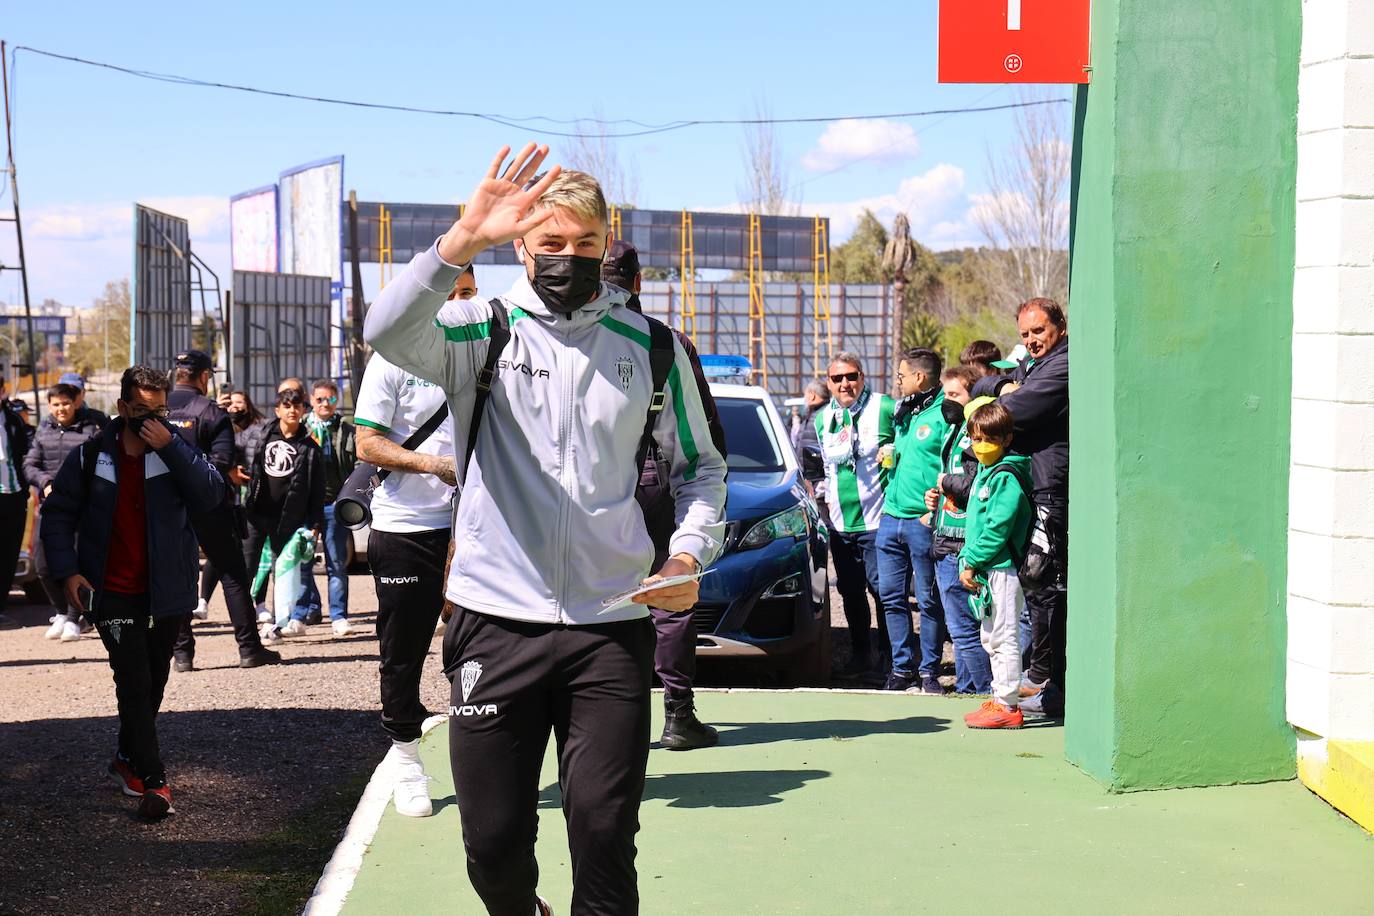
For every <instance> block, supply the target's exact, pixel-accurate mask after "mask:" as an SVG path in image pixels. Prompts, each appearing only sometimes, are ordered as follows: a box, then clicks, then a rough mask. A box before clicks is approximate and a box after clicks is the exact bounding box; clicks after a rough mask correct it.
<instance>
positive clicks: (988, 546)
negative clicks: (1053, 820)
mask: <svg viewBox="0 0 1374 916" xmlns="http://www.w3.org/2000/svg"><path fill="white" fill-rule="evenodd" d="M1011 430H1012V416H1011V411H1010V410H1008V409H1007V408H1006V407H1003V406H1002V405H1001V404H998V403H996V402H994V403H991V404H984V405H983V406H982V407H979V408H978V409H977V410H975V411H973V414H972V415H971V416H970V417H969V421H968V434H969V438H970V439H971V440H972V446H971V448H972V449H973V454H974V455H975V456H976V457H977V458H978V463H979V465H980V467H979V470H978V476H977V477H976V478H974V481H973V488H972V489H971V490H970V492H969V501H968V523H967V538H966V540H965V543H964V549H963V550H962V551H961V552H960V554H959V559H960V566H961V572H960V574H959V579H960V581H961V582H962V583H963V585H964V588H966V589H968V590H969V592H970V594H972V595H973V596H975V597H974V598H971V599H970V603H971V604H972V603H974V602H979V603H980V604H981V606H982V607H984V608H985V609H986V610H985V611H984V613H983V619H982V628H981V634H980V635H981V637H982V643H983V648H984V649H986V650H987V652H988V657H989V658H990V659H991V661H992V699H990V700H988V701H987V702H986V703H984V704H983V705H982V706H981V707H980V708H979V709H978V710H977V711H976V712H971V713H969V714H968V715H966V716H964V722H965V723H966V724H967V725H968V726H969V727H970V728H1020V727H1021V724H1022V721H1023V719H1022V714H1021V709H1020V703H1021V697H1020V685H1021V649H1020V646H1019V645H1018V644H1017V636H1016V623H1017V620H1018V619H1020V616H1021V602H1022V600H1023V597H1022V594H1021V583H1020V582H1019V581H1018V580H1017V578H1016V563H1017V559H1019V558H1020V557H1022V556H1024V555H1025V550H1026V539H1027V537H1028V536H1029V534H1030V525H1031V506H1030V500H1029V499H1028V498H1027V497H1026V493H1027V491H1028V486H1027V481H1028V479H1029V477H1030V459H1029V458H1026V457H1025V456H1022V455H1009V454H1007V451H1008V449H1010V448H1011Z"/></svg>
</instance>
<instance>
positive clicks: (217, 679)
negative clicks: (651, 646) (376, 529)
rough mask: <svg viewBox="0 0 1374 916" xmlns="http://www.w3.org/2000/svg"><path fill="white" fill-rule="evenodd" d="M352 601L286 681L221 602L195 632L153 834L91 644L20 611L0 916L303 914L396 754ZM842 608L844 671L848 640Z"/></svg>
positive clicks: (8, 632) (440, 686)
mask: <svg viewBox="0 0 1374 916" xmlns="http://www.w3.org/2000/svg"><path fill="white" fill-rule="evenodd" d="M350 588H351V590H352V595H351V602H350V603H351V606H352V607H353V608H354V609H355V610H354V612H353V614H352V616H351V619H352V620H353V622H354V623H355V625H357V633H356V635H354V636H350V637H347V638H335V637H334V636H333V634H332V632H331V630H330V628H329V625H328V622H327V621H326V623H325V624H323V625H320V626H314V627H311V632H310V633H309V634H308V635H306V636H304V637H300V638H297V639H293V640H289V641H287V642H286V643H285V644H284V645H282V646H281V647H280V648H281V650H282V655H283V656H284V657H285V659H286V660H287V662H288V664H284V665H279V666H270V667H264V668H256V669H252V670H247V671H245V670H242V669H240V668H239V667H238V652H237V648H236V646H235V644H234V639H233V633H232V631H231V630H230V628H229V626H228V616H227V614H226V611H225V608H224V603H223V601H222V599H221V597H220V595H219V593H218V592H217V593H216V595H215V598H214V600H213V601H212V602H211V614H210V619H209V620H208V621H206V622H204V623H200V624H197V625H196V637H197V641H198V642H197V652H196V659H195V663H196V670H195V671H193V672H190V673H187V674H177V673H175V672H173V674H172V676H171V680H170V682H169V683H168V687H167V696H166V699H165V701H164V703H163V707H162V713H161V715H160V716H159V718H158V734H159V738H160V739H161V743H162V752H163V758H164V760H165V762H166V763H167V768H168V776H169V782H170V785H171V787H172V790H173V793H174V804H175V806H176V809H177V812H178V813H177V814H176V815H175V816H173V817H169V818H167V819H166V820H165V821H163V822H162V823H159V824H153V825H148V824H144V823H141V822H140V821H138V820H137V819H136V818H135V817H134V814H133V811H134V807H135V804H134V802H133V800H130V799H126V798H124V797H123V796H122V795H121V794H120V793H119V791H118V790H117V788H116V786H115V783H114V782H113V781H112V780H111V779H110V778H109V777H108V776H107V775H106V774H105V766H106V764H107V763H108V761H109V759H110V756H111V754H112V753H113V749H114V742H115V735H116V730H117V727H118V722H117V720H116V718H115V702H114V690H113V681H112V679H111V675H110V671H109V666H108V664H107V662H106V655H105V652H104V648H103V647H102V645H101V643H100V640H99V638H97V637H96V636H95V635H94V634H93V633H92V634H87V635H86V636H84V637H83V638H82V639H81V640H79V641H77V642H71V643H62V642H57V641H48V640H45V639H43V638H42V634H43V631H44V630H45V629H46V628H47V617H48V614H49V613H50V610H49V609H48V608H40V607H18V606H15V605H13V604H12V605H11V607H10V610H9V612H8V617H9V620H10V625H9V626H7V627H5V628H3V629H0V695H2V696H5V697H8V698H9V702H7V703H5V704H4V705H3V707H0V848H3V849H4V850H5V851H6V855H7V857H8V859H9V860H10V867H9V868H7V869H6V872H5V880H4V881H0V913H53V914H57V913H61V914H83V913H101V914H104V913H108V912H111V911H112V910H114V909H118V910H124V911H126V912H165V913H175V914H217V913H289V912H299V910H300V907H301V905H302V904H303V902H304V900H305V898H306V897H307V896H308V895H309V893H310V890H311V888H312V887H313V886H314V883H315V881H316V879H317V878H318V877H319V874H320V872H321V871H322V869H323V867H324V864H325V863H326V862H327V861H328V859H329V856H330V854H331V853H332V851H333V848H334V845H335V843H336V842H337V841H338V839H339V837H340V836H341V835H342V833H343V830H344V828H345V826H346V825H347V822H348V818H349V816H350V815H351V813H352V809H353V805H354V804H355V803H356V801H357V799H358V796H359V794H360V793H361V791H362V787H363V785H364V784H365V782H366V780H367V778H368V776H369V775H370V774H371V772H372V770H373V768H374V767H375V766H376V765H377V763H378V762H379V761H380V760H381V758H382V756H383V754H384V753H385V751H386V749H387V746H388V743H387V740H386V738H385V736H384V734H383V733H382V731H381V728H380V725H379V723H378V699H377V636H376V630H375V620H374V614H375V609H376V597H375V592H374V590H373V584H372V578H371V577H370V576H368V575H354V576H353V577H352V579H351V583H350ZM15 600H18V596H17V595H16V596H15ZM832 603H833V607H834V610H833V615H832V616H833V620H834V624H835V629H834V631H833V650H834V655H835V660H836V663H837V664H838V663H839V662H842V661H844V660H845V659H847V658H848V655H849V646H848V643H849V640H848V632H847V630H845V629H844V621H843V617H842V615H841V614H840V611H839V602H838V600H835V601H834V602H832ZM440 638H441V636H440V634H436V636H435V639H434V641H433V643H432V644H431V648H430V651H431V660H430V664H429V665H428V666H427V667H426V670H425V678H424V682H423V687H422V696H423V698H424V701H425V703H426V705H427V706H428V707H429V708H430V709H431V710H441V709H443V708H444V707H445V706H446V705H447V697H448V683H447V681H446V680H445V679H444V677H443V675H442V674H441V673H440V671H439V663H438V659H439V643H440ZM703 674H704V675H707V676H708V677H709V681H708V682H709V683H737V684H750V683H767V682H768V678H767V676H763V677H762V678H760V677H759V676H756V675H754V674H753V673H751V672H747V671H739V670H735V671H733V672H732V671H728V670H722V669H712V670H710V671H709V672H703ZM453 842H454V854H455V855H456V856H457V855H461V852H460V850H459V848H458V843H459V839H458V837H456V836H455V837H454V838H453Z"/></svg>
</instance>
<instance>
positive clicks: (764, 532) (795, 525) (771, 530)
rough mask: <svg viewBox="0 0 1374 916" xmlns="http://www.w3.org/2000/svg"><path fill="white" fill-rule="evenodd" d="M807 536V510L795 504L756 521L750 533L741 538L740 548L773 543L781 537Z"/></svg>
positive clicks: (746, 548) (748, 548)
mask: <svg viewBox="0 0 1374 916" xmlns="http://www.w3.org/2000/svg"><path fill="white" fill-rule="evenodd" d="M800 537H806V510H805V509H803V508H802V507H801V506H793V507H792V508H791V509H788V510H787V511H785V512H779V513H778V514H777V515H770V516H768V518H766V519H764V520H763V521H761V522H757V523H755V525H754V527H752V528H750V529H749V533H748V534H746V535H745V536H744V537H742V538H741V539H740V542H739V549H740V550H753V549H754V548H755V547H762V546H763V545H764V544H771V543H773V542H774V541H776V540H778V539H779V538H800Z"/></svg>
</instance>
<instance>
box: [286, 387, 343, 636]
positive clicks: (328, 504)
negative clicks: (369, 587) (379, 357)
mask: <svg viewBox="0 0 1374 916" xmlns="http://www.w3.org/2000/svg"><path fill="white" fill-rule="evenodd" d="M310 390H311V392H312V394H311V397H310V408H311V409H310V412H309V413H308V414H306V415H305V425H306V428H307V429H308V430H309V431H310V438H312V439H314V440H315V444H316V445H318V446H319V447H320V458H321V462H320V466H321V469H322V470H323V471H324V567H325V577H326V578H327V579H328V580H329V623H330V628H331V629H332V630H333V631H334V635H335V636H348V635H350V634H351V633H352V632H353V625H352V624H350V623H349V622H348V569H347V568H346V565H345V564H346V563H347V562H348V542H349V540H350V539H351V538H352V537H353V535H352V534H350V533H349V529H348V528H347V527H345V526H344V525H342V524H340V523H339V522H337V521H336V520H335V519H334V498H335V497H337V496H338V495H339V488H340V487H341V486H343V482H344V481H345V480H347V479H348V475H349V474H352V473H353V466H354V465H355V464H357V461H358V455H357V432H356V429H355V427H354V426H353V424H352V423H351V422H349V421H348V420H345V419H344V418H343V415H342V414H341V413H339V386H338V384H337V383H336V382H334V380H333V379H327V378H326V379H319V380H317V381H316V382H315V384H313V385H311V386H310ZM301 581H302V583H303V584H304V585H305V589H304V591H302V592H301V597H300V598H299V599H298V600H297V602H296V609H295V610H294V611H292V613H291V616H292V617H293V618H295V619H297V620H303V621H305V623H306V624H312V623H319V622H320V620H321V618H322V611H323V608H322V607H321V605H322V602H321V600H320V590H319V587H318V586H316V585H315V571H314V569H313V567H312V566H310V565H309V564H305V563H302V564H301Z"/></svg>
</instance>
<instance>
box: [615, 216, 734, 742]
mask: <svg viewBox="0 0 1374 916" xmlns="http://www.w3.org/2000/svg"><path fill="white" fill-rule="evenodd" d="M601 278H602V279H603V280H605V281H607V282H608V283H614V284H615V285H616V286H619V287H620V288H621V289H623V290H626V291H627V292H629V293H630V294H631V295H630V299H629V301H628V302H626V303H625V305H626V307H627V308H629V309H631V310H633V311H636V312H639V311H641V307H640V304H639V290H640V287H641V286H642V284H643V281H644V276H643V273H642V272H641V271H640V269H639V251H638V249H636V248H635V246H633V245H631V244H630V243H629V242H625V241H622V240H620V239H617V240H615V241H614V242H612V243H611V247H610V248H609V249H608V250H607V252H606V260H605V261H604V262H602V265H601ZM673 334H674V335H675V336H676V337H677V339H678V343H680V344H682V349H683V350H684V351H685V352H686V353H687V359H688V361H690V362H691V364H692V374H693V375H694V376H695V378H696V385H697V393H698V394H700V395H701V406H702V407H703V408H704V409H705V411H706V423H707V425H708V426H709V427H710V429H711V441H712V442H713V443H714V444H715V446H716V450H717V451H719V452H720V453H721V455H722V456H723V455H725V454H726V451H725V427H723V426H721V423H720V415H719V414H718V413H717V411H716V401H715V399H714V398H713V397H711V386H710V385H709V384H708V383H707V381H706V373H704V372H703V371H702V369H701V358H700V357H698V356H697V348H696V346H695V345H694V344H693V343H692V339H691V338H690V337H688V336H687V335H686V334H684V333H682V331H680V330H678V329H677V328H673ZM667 481H668V475H667V469H666V462H664V461H663V457H662V452H661V451H659V449H658V447H657V446H654V447H652V448H650V449H649V454H648V455H647V456H645V459H644V467H643V468H642V469H641V472H640V476H639V488H638V489H637V490H636V491H635V498H636V499H638V500H639V504H640V506H641V508H643V510H644V524H645V527H646V528H647V529H648V531H649V537H651V538H652V539H653V542H654V549H655V551H656V556H655V557H654V569H658V568H659V567H660V566H662V565H663V563H664V561H665V560H667V559H668V540H669V539H670V538H671V537H672V536H673V532H674V531H675V530H677V519H676V516H675V515H674V504H673V498H672V494H671V493H669V492H668V487H667ZM649 614H650V616H651V617H652V618H653V621H654V637H655V640H654V673H655V674H657V675H658V679H659V680H660V681H662V683H663V735H662V736H661V737H660V738H659V741H658V743H659V746H660V747H663V748H666V749H668V750H670V751H690V750H692V749H694V748H699V747H711V746H712V745H714V744H715V743H716V742H717V741H719V740H720V735H719V734H718V733H717V732H716V730H715V729H714V728H712V727H711V726H709V725H706V724H704V723H703V722H702V721H701V720H700V719H698V718H697V714H696V698H695V694H694V692H693V690H692V684H693V682H694V681H695V680H696V675H697V640H696V630H694V629H693V628H692V612H691V611H690V610H688V611H665V610H663V609H662V608H656V607H651V608H649Z"/></svg>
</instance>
